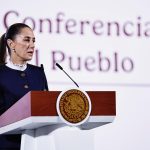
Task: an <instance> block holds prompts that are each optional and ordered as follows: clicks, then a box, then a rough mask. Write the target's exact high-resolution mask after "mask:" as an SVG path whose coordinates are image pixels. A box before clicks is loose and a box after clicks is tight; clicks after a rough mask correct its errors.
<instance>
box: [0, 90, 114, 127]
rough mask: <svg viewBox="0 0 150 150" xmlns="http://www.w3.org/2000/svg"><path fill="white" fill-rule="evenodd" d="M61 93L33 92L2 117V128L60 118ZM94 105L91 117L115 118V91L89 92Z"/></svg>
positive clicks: (0, 124) (0, 119)
mask: <svg viewBox="0 0 150 150" xmlns="http://www.w3.org/2000/svg"><path fill="white" fill-rule="evenodd" d="M60 93H61V91H31V92H28V93H27V94H26V95H25V96H24V97H22V98H21V99H20V100H19V101H18V102H16V103H15V104H14V105H13V106H12V107H11V108H9V109H8V110H7V111H6V112H4V113H3V114H2V115H1V116H0V127H3V126H5V125H8V124H11V123H14V122H16V121H19V120H22V119H25V118H28V117H30V116H58V114H57V111H56V101H57V97H58V96H59V94H60ZM87 93H88V95H89V97H90V99H91V104H92V111H91V116H115V115H116V95H115V92H114V91H87Z"/></svg>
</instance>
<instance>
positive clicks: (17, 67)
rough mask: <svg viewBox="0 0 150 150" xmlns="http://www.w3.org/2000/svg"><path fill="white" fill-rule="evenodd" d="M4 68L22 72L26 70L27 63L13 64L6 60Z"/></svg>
mask: <svg viewBox="0 0 150 150" xmlns="http://www.w3.org/2000/svg"><path fill="white" fill-rule="evenodd" d="M6 66H8V67H9V68H12V69H15V70H20V71H24V70H25V69H26V68H27V63H24V64H15V63H13V62H12V61H11V60H10V59H8V62H7V64H6Z"/></svg>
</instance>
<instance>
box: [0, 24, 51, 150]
mask: <svg viewBox="0 0 150 150" xmlns="http://www.w3.org/2000/svg"><path fill="white" fill-rule="evenodd" d="M34 42H35V37H34V34H33V31H32V29H31V28H30V27H29V26H27V25H26V24H23V23H16V24H13V25H11V26H10V27H9V28H8V30H7V32H6V33H5V34H3V35H2V36H1V39H0V114H2V113H3V112H4V111H6V110H7V109H8V108H9V107H11V106H12V105H13V104H14V103H15V102H16V101H18V100H19V99H20V98H21V97H22V96H24V95H25V94H26V93H27V92H29V91H31V90H48V86H47V80H46V77H45V73H44V70H43V68H42V67H37V66H33V65H30V64H28V63H27V61H29V60H31V59H32V56H33V53H34ZM7 53H8V54H9V56H10V57H9V59H7V62H6V56H7ZM20 142H21V138H20V135H0V150H3V149H4V150H7V149H9V150H10V148H12V149H15V150H19V149H20Z"/></svg>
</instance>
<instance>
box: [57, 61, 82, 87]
mask: <svg viewBox="0 0 150 150" xmlns="http://www.w3.org/2000/svg"><path fill="white" fill-rule="evenodd" d="M56 66H57V67H58V68H59V69H60V70H62V71H63V72H64V73H65V74H66V75H67V76H68V77H69V78H70V79H71V80H72V81H73V83H74V84H75V85H76V86H77V87H78V88H79V85H78V84H77V83H76V82H75V81H74V80H73V79H72V78H71V77H70V76H69V74H68V73H67V72H66V71H65V70H63V67H62V66H60V65H59V64H58V63H56Z"/></svg>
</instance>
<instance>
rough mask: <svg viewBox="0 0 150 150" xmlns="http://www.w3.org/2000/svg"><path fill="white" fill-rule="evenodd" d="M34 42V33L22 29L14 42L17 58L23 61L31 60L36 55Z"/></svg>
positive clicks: (27, 29) (28, 29)
mask: <svg viewBox="0 0 150 150" xmlns="http://www.w3.org/2000/svg"><path fill="white" fill-rule="evenodd" d="M34 42H35V37H34V34H33V31H32V30H31V29H30V28H23V29H21V32H20V33H19V34H17V35H16V37H15V40H14V41H13V44H14V46H13V47H14V54H15V58H18V59H20V60H21V61H28V60H31V59H32V56H33V53H34V47H35V46H34Z"/></svg>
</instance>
